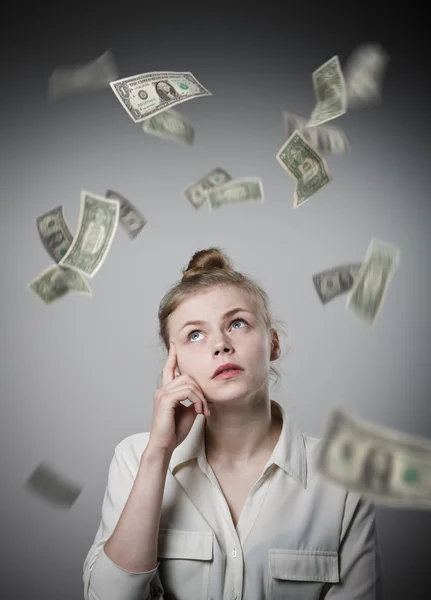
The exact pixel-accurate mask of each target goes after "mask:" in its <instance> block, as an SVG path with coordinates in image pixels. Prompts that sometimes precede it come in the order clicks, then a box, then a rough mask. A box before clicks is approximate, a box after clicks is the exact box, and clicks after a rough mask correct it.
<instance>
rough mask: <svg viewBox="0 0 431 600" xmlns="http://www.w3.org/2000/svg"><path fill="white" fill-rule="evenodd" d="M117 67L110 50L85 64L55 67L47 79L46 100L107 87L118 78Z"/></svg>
mask: <svg viewBox="0 0 431 600" xmlns="http://www.w3.org/2000/svg"><path fill="white" fill-rule="evenodd" d="M118 75H119V73H118V68H117V65H116V64H115V60H114V57H113V55H112V53H111V51H110V50H107V51H106V52H104V53H103V54H102V55H101V56H99V58H96V60H93V61H92V62H89V63H87V64H85V65H79V66H74V67H57V68H56V69H54V71H53V72H52V74H51V76H50V78H49V80H48V100H49V101H50V102H53V101H54V100H58V99H59V98H62V97H63V96H69V95H71V94H76V93H79V92H90V91H93V90H100V89H103V88H108V87H109V83H110V81H112V80H113V79H117V78H118Z"/></svg>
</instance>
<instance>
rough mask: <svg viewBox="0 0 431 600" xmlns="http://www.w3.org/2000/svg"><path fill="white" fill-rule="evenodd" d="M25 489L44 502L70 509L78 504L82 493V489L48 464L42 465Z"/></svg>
mask: <svg viewBox="0 0 431 600" xmlns="http://www.w3.org/2000/svg"><path fill="white" fill-rule="evenodd" d="M25 487H26V489H27V490H28V491H29V492H32V493H34V494H37V495H38V496H40V497H42V498H43V499H44V500H48V501H49V502H51V503H53V504H58V505H61V506H68V507H69V508H70V507H71V506H72V505H73V504H74V503H75V502H76V500H77V498H78V496H79V495H80V493H81V491H82V487H79V486H78V485H76V484H75V483H73V482H72V481H70V480H68V479H66V478H65V477H64V476H62V475H61V474H60V473H58V472H56V471H54V469H53V468H52V467H51V466H50V465H48V464H47V463H46V462H43V463H40V464H39V466H38V467H37V468H36V469H35V470H34V471H33V473H32V474H31V475H30V477H29V478H28V479H27V481H26V484H25Z"/></svg>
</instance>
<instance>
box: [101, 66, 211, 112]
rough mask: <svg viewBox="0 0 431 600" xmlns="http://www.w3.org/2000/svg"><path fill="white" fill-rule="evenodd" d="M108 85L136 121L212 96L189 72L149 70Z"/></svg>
mask: <svg viewBox="0 0 431 600" xmlns="http://www.w3.org/2000/svg"><path fill="white" fill-rule="evenodd" d="M109 85H110V86H111V88H112V91H113V92H114V94H115V95H116V97H117V98H118V100H119V102H120V104H121V105H122V106H123V108H124V110H125V111H126V112H127V114H128V115H129V116H130V118H131V119H132V120H133V121H134V122H135V123H140V122H141V121H144V120H145V119H149V118H150V117H153V116H154V115H156V114H158V113H160V112H162V111H163V110H166V109H167V108H171V107H173V106H175V105H176V104H180V103H181V102H185V101H186V100H191V99H192V98H198V97H201V96H211V95H212V94H211V92H209V91H208V90H207V89H206V88H204V87H203V85H202V84H201V83H199V81H198V80H197V79H196V78H195V77H194V76H193V75H192V73H189V72H181V73H180V72H177V71H163V72H162V71H160V72H159V71H151V72H150V73H141V74H140V75H133V76H132V77H125V78H124V79H118V80H117V81H111V82H110V84H109Z"/></svg>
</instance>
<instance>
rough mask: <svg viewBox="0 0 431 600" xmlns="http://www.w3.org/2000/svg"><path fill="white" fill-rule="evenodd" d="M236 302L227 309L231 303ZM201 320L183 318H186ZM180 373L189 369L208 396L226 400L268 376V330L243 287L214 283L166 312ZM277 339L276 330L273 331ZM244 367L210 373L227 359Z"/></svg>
mask: <svg viewBox="0 0 431 600" xmlns="http://www.w3.org/2000/svg"><path fill="white" fill-rule="evenodd" d="M235 308H240V309H242V310H238V311H235V312H232V314H229V315H226V316H224V315H225V313H227V312H228V311H232V309H235ZM195 320H199V321H202V323H201V324H187V325H185V324H186V323H187V322H188V321H195ZM169 333H170V340H171V341H173V342H174V343H175V347H176V352H177V364H178V369H179V373H180V374H190V375H191V376H192V377H193V378H194V379H195V380H196V382H197V383H198V384H199V386H200V387H201V389H202V391H203V392H204V394H205V396H206V398H207V399H208V400H209V401H217V402H228V401H229V400H230V399H235V398H244V397H247V396H248V397H249V396H253V395H255V394H257V393H258V392H259V391H262V390H263V389H264V390H266V387H265V384H266V383H267V381H268V377H269V367H270V364H269V363H270V361H271V360H274V358H277V357H278V355H277V356H274V358H271V341H272V335H271V334H270V333H269V332H268V330H267V328H266V326H265V323H264V321H263V319H262V317H261V315H260V313H259V314H257V313H256V311H255V310H254V307H253V304H252V302H251V300H250V299H249V298H248V295H247V294H246V293H245V292H242V291H241V290H239V289H238V288H236V286H229V287H228V286H217V287H213V288H211V289H210V290H209V291H207V292H204V293H201V294H199V295H197V296H192V297H190V298H188V299H186V300H185V301H183V303H182V304H180V306H179V307H178V308H177V309H176V310H175V311H174V313H172V315H171V316H170V318H169ZM274 336H275V344H276V345H277V344H278V336H277V334H276V333H275V334H274ZM229 362H231V363H235V364H237V365H239V366H240V367H242V368H243V369H244V370H243V371H241V372H240V373H239V374H238V375H236V376H234V377H231V378H229V379H213V374H214V371H215V370H216V369H217V367H219V366H220V365H223V364H225V363H229Z"/></svg>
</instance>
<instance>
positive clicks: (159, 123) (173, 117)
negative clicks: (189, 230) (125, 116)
mask: <svg viewBox="0 0 431 600" xmlns="http://www.w3.org/2000/svg"><path fill="white" fill-rule="evenodd" d="M142 129H143V130H144V131H145V133H151V134H153V135H156V136H158V137H161V138H163V139H167V140H173V141H175V142H182V143H183V144H187V145H188V146H193V143H194V141H195V130H194V127H193V125H192V124H191V121H189V119H186V117H184V116H183V115H182V114H181V113H179V112H178V111H177V110H174V109H173V108H169V109H167V110H164V111H163V112H161V113H158V114H157V115H155V116H154V117H150V118H149V119H146V120H145V121H144V122H143V124H142Z"/></svg>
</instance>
